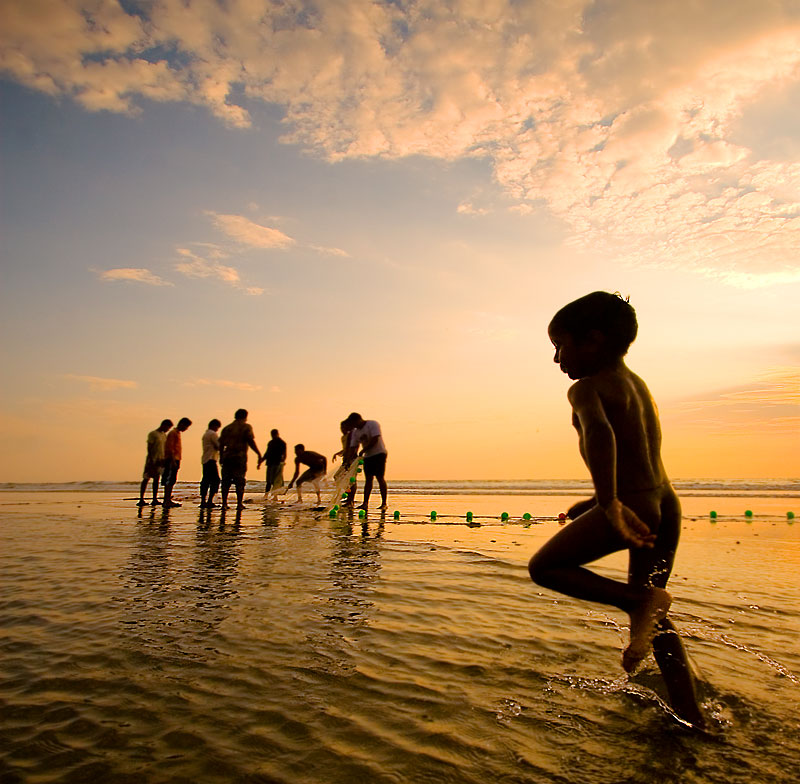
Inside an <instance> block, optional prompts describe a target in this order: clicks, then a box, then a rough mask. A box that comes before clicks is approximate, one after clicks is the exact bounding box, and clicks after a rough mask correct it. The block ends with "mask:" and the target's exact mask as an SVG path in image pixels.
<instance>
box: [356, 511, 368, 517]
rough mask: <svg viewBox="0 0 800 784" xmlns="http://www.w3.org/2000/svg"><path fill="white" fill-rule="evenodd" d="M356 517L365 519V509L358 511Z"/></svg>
mask: <svg viewBox="0 0 800 784" xmlns="http://www.w3.org/2000/svg"><path fill="white" fill-rule="evenodd" d="M358 516H359V517H366V516H367V510H366V509H359V510H358Z"/></svg>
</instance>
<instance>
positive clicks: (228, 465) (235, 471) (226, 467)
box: [219, 408, 261, 509]
mask: <svg viewBox="0 0 800 784" xmlns="http://www.w3.org/2000/svg"><path fill="white" fill-rule="evenodd" d="M233 417H234V418H233V422H231V423H230V424H229V425H225V427H223V428H222V432H221V433H220V435H219V454H220V463H221V465H222V506H223V507H224V508H226V509H227V508H228V493H229V492H230V489H231V484H233V486H234V487H235V488H236V508H237V509H243V508H244V483H245V480H246V477H247V450H248V449H252V450H253V451H254V452H255V453H256V454H257V455H258V461H259V463H260V462H261V450H259V448H258V447H257V446H256V439H255V434H254V433H253V428H252V426H251V425H249V424H248V423H247V411H246V410H245V409H243V408H240V409H239V410H238V411H237V412H236V413H235V414H234V415H233Z"/></svg>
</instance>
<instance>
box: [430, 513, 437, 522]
mask: <svg viewBox="0 0 800 784" xmlns="http://www.w3.org/2000/svg"><path fill="white" fill-rule="evenodd" d="M435 519H436V512H431V520H435Z"/></svg>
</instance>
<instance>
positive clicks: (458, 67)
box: [0, 0, 800, 287]
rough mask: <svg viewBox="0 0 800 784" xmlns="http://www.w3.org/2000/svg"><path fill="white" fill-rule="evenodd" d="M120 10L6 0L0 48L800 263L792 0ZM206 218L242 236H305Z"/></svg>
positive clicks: (110, 82) (613, 239)
mask: <svg viewBox="0 0 800 784" xmlns="http://www.w3.org/2000/svg"><path fill="white" fill-rule="evenodd" d="M124 9H125V10H123V7H122V6H120V5H119V3H117V2H115V1H114V0H7V2H6V3H4V16H5V19H4V25H3V28H2V31H1V32H0V69H2V71H3V72H4V73H5V74H7V75H8V76H10V77H11V78H13V79H16V80H17V81H19V82H22V83H23V84H26V85H28V86H30V87H32V88H34V89H37V90H41V91H43V92H46V93H48V94H50V95H54V96H56V95H69V96H71V97H72V98H73V99H74V100H76V101H77V102H79V103H80V104H81V105H83V106H84V107H86V108H87V109H88V110H91V111H97V110H107V111H113V112H128V113H134V112H137V111H141V108H142V106H143V105H144V102H145V101H160V102H165V101H184V102H190V103H193V104H198V105H202V106H205V107H207V108H208V110H209V111H210V112H211V113H212V114H213V115H214V116H215V117H217V118H219V119H220V120H221V121H223V122H224V123H227V124H228V125H230V126H232V127H233V128H244V127H248V126H249V125H250V124H251V122H252V120H251V117H250V115H249V114H248V111H247V109H246V105H248V104H249V102H252V101H258V100H261V101H264V102H268V103H273V104H278V105H281V106H282V107H284V110H285V122H286V127H287V132H286V135H285V140H286V141H288V142H292V143H296V144H300V145H302V146H304V147H305V148H307V149H308V150H310V151H313V152H314V153H315V154H317V155H318V156H321V157H322V158H324V159H326V160H329V161H339V160H343V159H346V158H354V157H378V158H399V157H403V156H409V155H425V156H432V157H437V158H442V159H446V160H454V159H456V158H460V157H465V156H480V157H485V158H488V159H489V160H490V161H491V162H492V165H493V171H494V176H495V178H496V179H497V181H498V182H499V183H500V185H501V186H502V187H503V188H504V189H505V190H506V192H507V194H508V195H509V198H510V200H511V206H512V208H513V209H514V210H515V211H516V212H518V213H519V214H520V215H522V216H524V214H525V213H526V212H529V211H531V210H535V209H541V208H543V207H544V208H547V209H548V210H549V211H550V212H552V213H553V214H554V215H555V216H557V217H559V218H561V219H562V220H563V222H564V224H565V226H567V227H568V229H569V235H570V242H571V243H573V244H575V245H577V246H580V247H585V248H592V249H594V251H596V252H600V253H604V254H606V255H608V256H614V257H617V258H622V259H624V260H627V261H630V262H631V263H649V264H659V265H671V266H681V267H690V268H692V269H695V270H697V271H698V272H701V273H702V274H706V275H711V276H716V277H719V278H720V279H722V280H724V281H727V282H729V283H731V284H733V285H738V286H745V287H753V286H759V285H774V284H778V283H786V282H796V281H798V280H800V270H799V269H798V264H797V259H796V248H797V247H798V245H799V244H800V243H799V242H798V240H800V199H799V198H798V195H797V194H798V193H800V143H797V142H796V140H795V141H794V142H792V140H791V139H789V140H784V141H785V143H782V144H777V143H776V144H771V143H770V142H771V141H774V140H776V139H778V137H781V135H782V133H783V131H782V128H781V126H783V125H787V124H789V125H791V124H796V123H797V122H798V117H799V115H798V112H800V109H798V108H797V107H798V105H800V101H798V100H796V98H797V97H798V96H800V4H799V3H798V2H797V0H761V2H758V3H753V2H752V0H728V1H727V2H726V3H724V4H722V5H721V4H720V3H718V2H717V1H716V0H672V2H664V3H642V2H641V1H640V0H606V1H605V2H598V1H597V0H539V2H526V3H520V2H516V1H515V0H483V2H480V3H478V2H475V1H474V0H448V2H444V1H443V0H439V2H432V1H431V0H418V1H416V2H415V1H414V0H405V1H400V2H386V3H377V2H373V1H372V0H326V2H324V3H323V2H317V3H314V2H310V1H305V0H282V1H281V2H278V0H274V1H273V2H268V1H265V2H258V1H257V0H228V2H226V3H224V4H222V3H219V2H217V0H193V2H192V3H191V4H187V3H185V2H183V0H147V2H144V0H141V2H137V1H136V0H127V2H125V4H124ZM767 93H769V95H770V96H771V97H772V99H773V104H774V105H776V106H778V107H779V111H778V113H777V115H776V113H775V112H774V111H771V112H770V113H769V116H767V113H765V112H764V107H763V106H762V104H761V101H762V98H763V96H764V95H765V94H767ZM776 150H780V152H776ZM462 212H466V213H469V212H470V208H469V206H466V205H465V206H464V207H463V208H462ZM215 221H216V222H217V225H218V226H219V227H220V228H221V229H222V230H223V231H225V232H226V233H227V234H228V235H229V236H231V237H233V238H235V239H237V241H240V242H242V243H245V244H250V245H255V246H257V247H287V245H288V244H291V242H292V241H291V238H288V237H287V236H286V235H283V234H282V233H281V232H278V231H277V230H273V229H268V228H267V227H258V226H257V225H253V224H250V223H248V222H247V221H246V220H244V221H243V220H241V219H238V216H229V215H216V216H215ZM257 243H261V244H260V245H258V244H257Z"/></svg>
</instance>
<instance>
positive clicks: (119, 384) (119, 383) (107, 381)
mask: <svg viewBox="0 0 800 784" xmlns="http://www.w3.org/2000/svg"><path fill="white" fill-rule="evenodd" d="M63 378H66V379H68V380H69V381H78V382H80V383H82V384H87V385H88V386H89V388H90V389H91V390H93V391H96V392H113V391H114V390H116V389H136V387H137V386H138V384H137V383H136V382H135V381H126V380H124V379H119V378H102V377H101V376H78V375H75V374H73V373H66V374H65V375H64V376H63Z"/></svg>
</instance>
